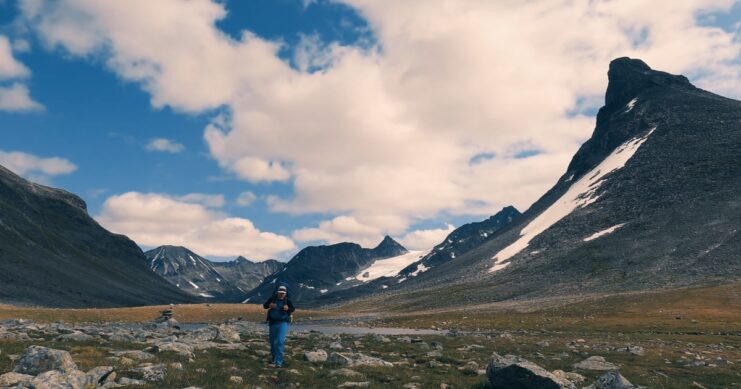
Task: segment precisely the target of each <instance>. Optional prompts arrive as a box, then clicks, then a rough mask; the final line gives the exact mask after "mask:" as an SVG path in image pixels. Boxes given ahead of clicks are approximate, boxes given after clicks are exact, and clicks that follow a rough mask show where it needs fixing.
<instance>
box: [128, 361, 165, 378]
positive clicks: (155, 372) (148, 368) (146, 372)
mask: <svg viewBox="0 0 741 389" xmlns="http://www.w3.org/2000/svg"><path fill="white" fill-rule="evenodd" d="M132 371H134V372H136V373H139V374H141V376H142V379H144V380H145V381H149V382H158V381H163V380H164V379H165V373H166V372H167V368H166V367H165V365H163V364H154V363H145V364H142V365H140V366H139V367H137V368H136V369H133V370H132Z"/></svg>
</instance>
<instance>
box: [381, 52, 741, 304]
mask: <svg viewBox="0 0 741 389" xmlns="http://www.w3.org/2000/svg"><path fill="white" fill-rule="evenodd" d="M608 80H609V85H608V88H607V92H606V95H605V105H604V106H603V107H602V108H601V109H600V110H599V113H598V114H597V125H596V128H595V130H594V133H593V134H592V137H591V138H590V139H589V140H588V141H587V142H585V143H584V144H583V145H582V146H581V148H580V149H579V151H578V152H577V153H576V155H575V156H574V158H573V159H572V161H571V163H570V164H569V166H568V168H567V170H566V172H565V173H564V174H563V176H562V177H561V178H560V179H559V180H558V182H557V183H556V184H555V185H554V186H553V188H551V189H550V190H549V191H548V192H546V193H545V194H544V195H543V196H542V197H541V198H540V199H539V200H538V201H536V202H535V203H534V204H533V205H532V206H531V207H530V208H529V209H528V210H527V211H526V212H525V213H524V214H522V215H520V216H516V217H514V218H513V219H512V220H513V221H512V222H511V223H509V224H508V225H507V226H506V227H504V228H502V229H500V230H498V231H496V232H494V233H493V234H492V235H490V236H489V237H487V238H486V239H484V240H481V241H479V242H476V243H477V244H478V245H475V246H474V247H468V250H467V251H466V252H465V253H462V254H460V255H459V254H458V253H456V258H455V259H454V260H448V261H446V262H444V263H442V264H440V265H438V266H436V267H433V268H431V269H429V270H427V271H425V272H423V273H420V274H419V275H418V276H417V277H414V278H413V279H409V280H407V281H405V282H403V283H397V284H393V285H389V287H388V288H387V289H384V290H383V291H380V292H379V291H377V290H375V291H373V292H374V293H383V294H388V295H394V296H395V298H394V299H393V300H392V299H386V300H384V301H396V302H403V301H405V298H409V299H414V301H415V303H417V304H419V305H420V306H440V305H445V304H455V303H456V302H457V301H461V299H465V301H468V302H470V303H477V302H478V303H488V302H492V301H498V300H506V299H510V298H517V299H526V298H532V297H546V296H548V297H550V296H559V295H560V296H567V295H584V294H591V293H612V292H625V291H636V290H651V289H656V288H670V287H684V286H690V285H704V284H715V283H722V282H732V281H738V280H740V279H741V257H739V253H741V102H739V101H735V100H731V99H728V98H725V97H721V96H718V95H715V94H713V93H710V92H707V91H704V90H701V89H698V88H696V87H695V86H693V85H692V84H690V82H689V81H688V80H687V78H686V77H684V76H677V75H672V74H668V73H665V72H661V71H656V70H652V69H651V68H650V67H649V66H648V65H646V64H645V63H644V62H643V61H641V60H637V59H630V58H619V59H616V60H614V61H612V62H611V63H610V67H609V71H608ZM446 242H447V241H446ZM404 296H405V297H404ZM442 297H444V298H442Z"/></svg>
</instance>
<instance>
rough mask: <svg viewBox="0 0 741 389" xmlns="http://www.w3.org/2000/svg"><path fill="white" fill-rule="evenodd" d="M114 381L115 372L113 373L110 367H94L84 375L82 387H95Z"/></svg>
mask: <svg viewBox="0 0 741 389" xmlns="http://www.w3.org/2000/svg"><path fill="white" fill-rule="evenodd" d="M115 379H116V372H114V371H113V367H112V366H98V367H94V368H92V369H90V370H89V371H88V372H87V373H86V374H85V384H84V387H85V388H88V387H97V386H100V385H103V384H104V383H106V382H109V381H113V380H115Z"/></svg>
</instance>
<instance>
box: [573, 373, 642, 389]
mask: <svg viewBox="0 0 741 389" xmlns="http://www.w3.org/2000/svg"><path fill="white" fill-rule="evenodd" d="M586 389H638V387H637V386H634V385H633V384H631V383H630V381H628V380H627V379H626V378H625V377H623V376H622V375H621V374H620V372H617V371H611V372H609V373H605V374H604V375H602V376H600V377H599V378H597V381H594V383H593V384H592V385H590V386H588V387H587V388H586Z"/></svg>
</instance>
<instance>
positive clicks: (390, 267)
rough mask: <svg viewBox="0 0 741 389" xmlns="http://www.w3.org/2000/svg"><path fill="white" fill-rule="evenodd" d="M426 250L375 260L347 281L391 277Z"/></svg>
mask: <svg viewBox="0 0 741 389" xmlns="http://www.w3.org/2000/svg"><path fill="white" fill-rule="evenodd" d="M428 252H429V250H427V251H424V250H419V251H410V252H408V253H406V254H403V255H399V256H396V257H391V258H386V259H379V260H376V261H374V262H373V263H372V264H371V265H370V266H369V267H367V268H365V269H363V270H361V271H360V272H359V273H358V274H357V275H356V276H355V277H349V278H348V281H349V280H351V279H353V278H355V279H357V280H359V281H363V282H368V281H373V280H375V279H378V278H381V277H393V276H395V275H397V274H399V272H400V271H401V270H403V269H404V268H405V267H407V266H409V265H411V264H412V263H414V262H416V261H418V260H419V259H420V258H421V257H423V256H425V255H426V254H427V253H428Z"/></svg>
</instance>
